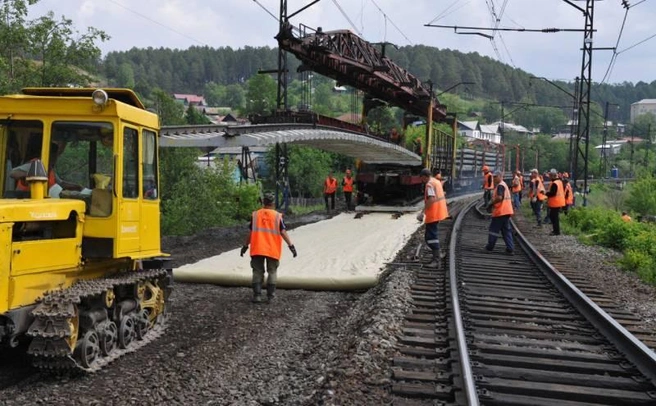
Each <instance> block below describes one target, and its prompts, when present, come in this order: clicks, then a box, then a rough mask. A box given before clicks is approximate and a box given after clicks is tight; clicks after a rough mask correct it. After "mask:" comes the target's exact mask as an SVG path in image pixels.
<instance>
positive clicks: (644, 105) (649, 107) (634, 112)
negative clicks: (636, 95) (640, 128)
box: [631, 99, 656, 123]
mask: <svg viewBox="0 0 656 406" xmlns="http://www.w3.org/2000/svg"><path fill="white" fill-rule="evenodd" d="M647 113H651V114H653V115H655V116H656V99H642V100H640V101H638V102H635V103H633V104H631V122H632V123H633V122H634V121H635V119H636V117H638V116H639V115H642V114H647Z"/></svg>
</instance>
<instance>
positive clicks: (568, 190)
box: [563, 172, 574, 214]
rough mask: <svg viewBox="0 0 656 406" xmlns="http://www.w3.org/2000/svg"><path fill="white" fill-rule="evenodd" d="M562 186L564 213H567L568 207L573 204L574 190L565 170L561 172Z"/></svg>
mask: <svg viewBox="0 0 656 406" xmlns="http://www.w3.org/2000/svg"><path fill="white" fill-rule="evenodd" d="M563 186H564V187H565V214H567V212H568V211H569V208H570V207H572V206H574V191H573V189H572V182H570V180H569V173H567V172H563Z"/></svg>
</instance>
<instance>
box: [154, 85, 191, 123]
mask: <svg viewBox="0 0 656 406" xmlns="http://www.w3.org/2000/svg"><path fill="white" fill-rule="evenodd" d="M150 98H151V100H153V107H154V108H155V111H156V112H157V115H158V116H159V121H160V123H161V125H181V124H184V123H185V118H184V106H183V105H182V104H181V103H178V102H176V101H175V99H174V98H173V97H172V96H171V95H169V94H168V93H166V92H165V91H163V90H162V89H155V90H153V93H152V94H151V96H150Z"/></svg>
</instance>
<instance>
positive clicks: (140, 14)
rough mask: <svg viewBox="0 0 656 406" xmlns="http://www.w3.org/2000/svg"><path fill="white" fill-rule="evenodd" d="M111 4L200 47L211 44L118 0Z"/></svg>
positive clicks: (112, 0) (110, 0) (111, 0)
mask: <svg viewBox="0 0 656 406" xmlns="http://www.w3.org/2000/svg"><path fill="white" fill-rule="evenodd" d="M253 1H256V2H257V0H253ZM109 2H110V3H113V4H115V5H117V6H119V7H121V8H122V9H125V10H127V11H129V12H130V13H132V14H135V15H138V16H139V17H141V18H143V19H145V20H148V21H150V22H151V23H153V24H157V25H159V26H160V27H163V28H166V29H167V30H169V31H172V32H174V33H176V34H178V35H180V36H183V37H185V38H187V39H190V40H192V41H194V42H197V43H198V44H200V45H206V46H209V44H207V43H205V42H203V41H200V40H198V39H196V38H194V37H192V36H189V35H187V34H185V33H183V32H180V31H178V30H176V29H175V28H173V27H170V26H168V25H166V24H162V23H160V22H159V21H157V20H153V19H152V18H150V17H148V16H147V15H145V14H142V13H140V12H138V11H136V10H133V9H131V8H129V7H127V6H125V5H123V4H121V3H119V2H118V1H116V0H109Z"/></svg>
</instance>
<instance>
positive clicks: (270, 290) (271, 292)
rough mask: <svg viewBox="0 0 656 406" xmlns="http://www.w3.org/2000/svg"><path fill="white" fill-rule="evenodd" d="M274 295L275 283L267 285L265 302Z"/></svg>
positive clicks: (270, 299)
mask: <svg viewBox="0 0 656 406" xmlns="http://www.w3.org/2000/svg"><path fill="white" fill-rule="evenodd" d="M275 297H276V285H273V284H268V285H267V302H271V301H272V300H273V299H274V298H275Z"/></svg>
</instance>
